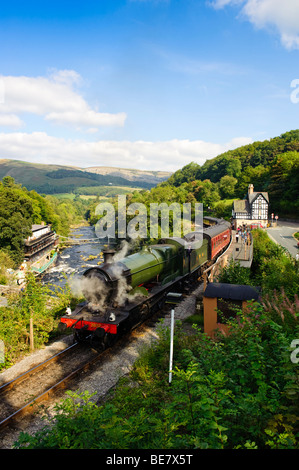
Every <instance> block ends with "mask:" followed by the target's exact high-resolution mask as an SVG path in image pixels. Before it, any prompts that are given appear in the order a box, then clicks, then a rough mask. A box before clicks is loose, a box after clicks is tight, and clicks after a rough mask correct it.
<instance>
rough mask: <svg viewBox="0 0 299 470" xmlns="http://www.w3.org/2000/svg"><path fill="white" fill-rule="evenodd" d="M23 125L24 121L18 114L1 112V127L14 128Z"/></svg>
mask: <svg viewBox="0 0 299 470" xmlns="http://www.w3.org/2000/svg"><path fill="white" fill-rule="evenodd" d="M23 125H24V123H23V121H22V120H21V119H20V118H19V116H17V115H16V114H0V126H1V127H2V126H3V127H13V128H14V129H18V128H19V127H22V126H23Z"/></svg>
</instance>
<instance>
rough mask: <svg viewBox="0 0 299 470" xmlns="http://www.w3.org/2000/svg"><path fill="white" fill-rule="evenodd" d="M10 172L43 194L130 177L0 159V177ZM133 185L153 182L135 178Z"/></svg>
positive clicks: (127, 182)
mask: <svg viewBox="0 0 299 470" xmlns="http://www.w3.org/2000/svg"><path fill="white" fill-rule="evenodd" d="M4 176H12V177H13V178H14V179H15V181H16V182H18V183H21V184H22V185H23V186H25V187H26V188H27V189H28V190H29V191H30V190H35V191H37V192H38V193H42V194H56V193H69V192H73V191H74V190H75V189H78V188H84V187H90V186H94V187H99V186H107V185H112V186H128V187H131V186H132V181H130V180H128V179H126V178H123V177H121V176H113V175H109V174H107V175H101V174H96V173H90V172H87V171H83V170H81V169H77V168H75V167H68V166H63V165H44V164H38V163H27V162H23V161H19V160H0V179H2V178H3V177H4ZM134 186H136V187H140V188H144V189H150V188H152V187H153V186H154V184H153V183H149V182H147V181H134Z"/></svg>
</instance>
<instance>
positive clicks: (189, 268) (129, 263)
mask: <svg viewBox="0 0 299 470" xmlns="http://www.w3.org/2000/svg"><path fill="white" fill-rule="evenodd" d="M230 240H231V225H230V223H229V222H227V221H225V220H223V219H215V218H211V217H210V218H209V217H206V218H204V229H203V231H202V233H201V232H191V233H189V234H188V235H185V236H184V237H183V238H177V237H170V238H162V239H160V240H159V241H158V243H156V244H154V245H149V246H145V247H143V248H142V249H141V251H139V252H138V253H134V254H131V255H129V256H126V257H124V258H122V259H120V260H118V261H116V260H115V258H116V256H115V258H114V259H113V252H112V251H111V250H110V251H109V250H107V251H106V252H105V253H104V263H103V264H102V265H100V266H96V267H92V268H89V269H87V270H86V271H85V272H84V274H83V277H82V287H81V288H82V293H83V295H84V298H85V299H86V300H85V301H84V302H82V303H80V304H78V305H77V306H76V308H75V310H74V311H73V312H71V313H70V314H66V315H64V316H63V317H61V321H60V324H59V327H60V329H61V330H66V329H68V328H72V329H73V331H74V334H75V340H76V341H79V342H85V341H89V342H90V343H91V344H92V345H93V346H95V347H97V348H106V347H107V346H108V345H109V344H111V343H113V341H114V340H115V339H116V338H117V337H118V336H119V335H120V334H121V333H123V332H125V331H128V330H130V329H132V328H133V327H135V326H136V325H138V324H141V323H143V322H144V321H145V319H146V318H148V317H149V316H150V315H152V314H153V313H154V311H155V310H158V309H160V308H161V307H162V306H163V304H164V302H165V299H166V296H167V293H168V292H170V291H172V292H183V291H184V290H185V289H186V286H188V284H190V283H192V282H193V281H194V280H196V279H198V277H199V276H201V275H202V272H203V271H204V270H205V269H206V268H207V267H208V266H209V264H212V263H213V262H214V261H215V260H216V258H217V257H218V256H219V255H220V254H221V253H222V252H223V251H224V250H225V249H226V248H227V246H228V245H229V243H230Z"/></svg>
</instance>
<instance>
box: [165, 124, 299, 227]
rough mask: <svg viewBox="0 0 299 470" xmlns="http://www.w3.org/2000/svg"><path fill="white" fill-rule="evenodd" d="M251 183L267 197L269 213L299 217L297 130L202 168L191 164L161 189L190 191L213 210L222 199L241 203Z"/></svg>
mask: <svg viewBox="0 0 299 470" xmlns="http://www.w3.org/2000/svg"><path fill="white" fill-rule="evenodd" d="M250 183H252V184H253V185H254V188H255V190H256V191H267V192H268V193H269V197H270V209H271V210H273V211H276V212H278V213H279V215H280V217H297V218H298V217H299V197H298V195H299V130H292V131H290V132H286V133H285V134H282V135H281V136H279V137H275V138H273V139H270V140H265V141H263V142H254V143H253V144H249V145H245V146H242V147H239V148H237V149H235V150H230V151H228V152H225V153H223V154H221V155H218V156H217V157H215V158H213V159H210V160H207V161H206V162H205V163H204V164H203V165H202V166H200V165H198V164H197V163H194V162H191V163H189V164H188V165H186V166H185V167H183V168H182V169H181V170H178V171H176V172H175V173H174V174H173V175H171V177H170V178H169V179H168V180H167V182H166V183H162V185H163V184H166V185H170V186H174V187H176V188H181V189H182V188H184V189H185V190H189V191H190V193H192V195H193V196H194V197H195V199H196V200H198V201H200V202H203V203H204V204H205V205H206V206H210V207H212V208H213V207H216V206H217V205H219V201H220V200H221V199H231V198H235V199H243V198H244V196H245V194H246V193H247V188H248V184H250ZM189 197H190V196H189Z"/></svg>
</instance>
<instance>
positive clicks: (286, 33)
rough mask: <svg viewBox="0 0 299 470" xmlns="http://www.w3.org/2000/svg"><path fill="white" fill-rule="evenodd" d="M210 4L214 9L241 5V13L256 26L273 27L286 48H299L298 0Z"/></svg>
mask: <svg viewBox="0 0 299 470" xmlns="http://www.w3.org/2000/svg"><path fill="white" fill-rule="evenodd" d="M210 4H211V5H212V6H213V7H214V8H216V9H219V8H223V7H225V6H227V5H236V4H237V5H239V4H240V5H242V6H243V8H242V10H241V13H242V14H243V15H245V17H246V18H247V19H249V21H250V22H251V23H253V24H254V25H255V26H256V27H258V28H273V27H274V29H275V30H276V31H278V32H279V34H280V38H281V42H282V44H283V45H284V46H285V47H286V48H287V49H299V5H298V0H214V1H213V2H212V3H210Z"/></svg>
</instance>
